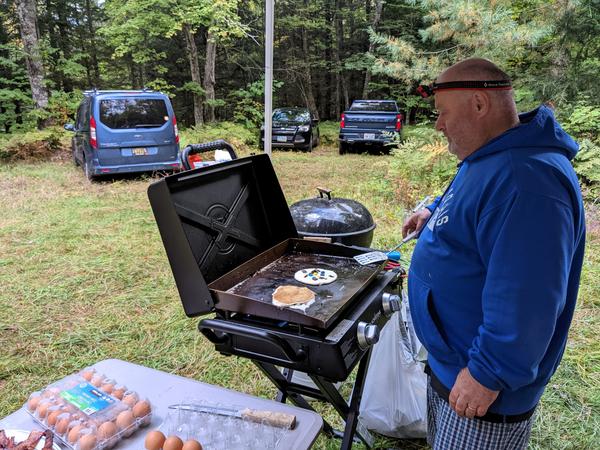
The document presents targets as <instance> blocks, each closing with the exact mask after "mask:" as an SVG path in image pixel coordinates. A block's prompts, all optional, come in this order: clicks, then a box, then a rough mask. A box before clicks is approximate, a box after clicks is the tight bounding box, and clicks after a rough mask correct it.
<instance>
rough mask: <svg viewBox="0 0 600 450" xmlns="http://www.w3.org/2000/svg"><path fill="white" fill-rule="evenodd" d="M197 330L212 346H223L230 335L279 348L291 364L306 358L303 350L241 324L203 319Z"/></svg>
mask: <svg viewBox="0 0 600 450" xmlns="http://www.w3.org/2000/svg"><path fill="white" fill-rule="evenodd" d="M198 330H199V331H200V333H202V334H203V335H204V336H206V338H207V339H208V340H209V341H211V342H212V343H213V344H224V343H225V342H227V340H229V338H230V337H231V335H238V336H245V337H250V338H254V339H258V340H260V341H265V342H268V343H270V344H273V345H275V346H276V347H279V349H281V351H282V352H283V353H284V354H285V356H286V357H287V358H288V359H289V360H290V361H292V362H299V361H302V360H303V359H305V358H306V352H305V351H304V350H302V349H299V350H298V351H296V350H294V349H293V348H292V346H291V345H290V344H288V342H287V341H285V340H283V339H281V338H280V337H279V336H277V335H275V334H273V333H269V332H268V331H266V330H257V329H256V328H250V327H247V326H245V325H243V324H241V323H231V322H225V321H222V320H218V319H203V320H201V321H200V323H199V324H198ZM217 333H219V334H217Z"/></svg>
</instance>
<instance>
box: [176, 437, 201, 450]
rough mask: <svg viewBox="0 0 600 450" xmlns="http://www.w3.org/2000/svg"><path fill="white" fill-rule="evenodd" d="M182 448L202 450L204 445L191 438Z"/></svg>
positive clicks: (184, 449) (183, 449) (185, 449)
mask: <svg viewBox="0 0 600 450" xmlns="http://www.w3.org/2000/svg"><path fill="white" fill-rule="evenodd" d="M181 450H202V445H200V442H198V441H196V440H194V439H190V440H189V441H186V442H185V444H183V447H182V449H181Z"/></svg>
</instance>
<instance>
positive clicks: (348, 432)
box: [310, 349, 374, 450]
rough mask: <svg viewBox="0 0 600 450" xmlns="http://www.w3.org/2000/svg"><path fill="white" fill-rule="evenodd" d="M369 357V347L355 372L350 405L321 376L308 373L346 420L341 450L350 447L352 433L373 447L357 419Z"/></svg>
mask: <svg viewBox="0 0 600 450" xmlns="http://www.w3.org/2000/svg"><path fill="white" fill-rule="evenodd" d="M370 359H371V349H369V351H367V353H366V354H365V355H364V356H363V357H362V359H361V360H360V363H359V365H358V371H357V373H356V381H355V382H354V389H353V390H352V399H351V400H350V405H349V406H348V403H347V402H346V400H344V398H343V397H342V396H341V395H340V393H339V392H338V390H337V389H336V388H335V386H334V385H333V384H332V383H331V382H330V381H327V380H325V379H323V378H322V377H319V376H317V375H310V377H311V379H312V380H313V381H314V382H315V384H316V385H317V386H318V387H319V389H320V390H321V392H322V393H323V395H324V396H325V397H326V398H327V401H328V402H329V403H331V404H332V405H333V407H334V408H335V409H336V410H337V412H338V413H339V415H340V416H342V418H343V419H344V420H345V421H346V427H345V429H344V436H343V439H342V446H341V449H342V450H347V449H350V448H351V447H352V442H353V440H354V434H355V433H356V434H357V435H358V437H359V438H360V439H361V440H362V441H363V442H364V443H365V445H366V446H367V448H372V447H373V443H374V440H373V436H372V435H371V433H369V431H368V430H367V429H366V428H365V427H364V426H362V424H360V423H359V421H358V416H359V408H360V401H361V399H362V392H363V388H364V384H365V378H366V373H367V367H368V366H369V360H370Z"/></svg>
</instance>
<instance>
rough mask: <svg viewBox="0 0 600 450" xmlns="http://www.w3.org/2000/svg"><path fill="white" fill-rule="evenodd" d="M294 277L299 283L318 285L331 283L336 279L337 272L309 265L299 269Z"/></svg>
mask: <svg viewBox="0 0 600 450" xmlns="http://www.w3.org/2000/svg"><path fill="white" fill-rule="evenodd" d="M294 278H295V279H296V281H299V282H300V283H304V284H309V285H311V286H319V285H321V284H329V283H333V282H334V281H335V280H337V274H336V273H335V272H334V271H333V270H327V269H319V268H315V267H311V268H309V269H302V270H299V271H298V272H296V273H295V274H294Z"/></svg>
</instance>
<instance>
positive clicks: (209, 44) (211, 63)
mask: <svg viewBox="0 0 600 450" xmlns="http://www.w3.org/2000/svg"><path fill="white" fill-rule="evenodd" d="M216 59H217V41H216V39H215V37H214V36H213V35H212V34H211V32H210V31H209V32H208V34H207V36H206V61H205V63H204V95H205V97H206V102H207V103H206V120H207V121H208V122H214V121H215V106H214V104H212V103H211V102H214V100H215V61H216Z"/></svg>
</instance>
